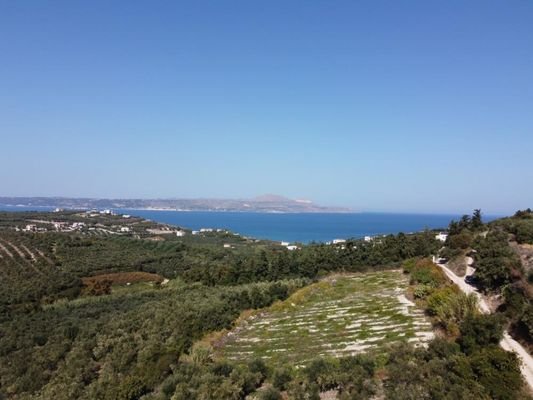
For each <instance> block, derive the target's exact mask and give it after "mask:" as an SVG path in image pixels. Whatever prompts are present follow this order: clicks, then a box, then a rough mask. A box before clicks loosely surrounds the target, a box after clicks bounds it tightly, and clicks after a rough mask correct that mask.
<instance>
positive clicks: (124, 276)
mask: <svg viewBox="0 0 533 400" xmlns="http://www.w3.org/2000/svg"><path fill="white" fill-rule="evenodd" d="M103 281H109V282H111V284H113V285H125V284H127V283H136V282H157V283H161V282H163V277H162V276H161V275H158V274H151V273H149V272H139V271H136V272H116V273H112V274H101V275H95V276H89V277H85V278H82V282H83V284H84V285H85V286H90V285H94V284H95V283H97V282H103Z"/></svg>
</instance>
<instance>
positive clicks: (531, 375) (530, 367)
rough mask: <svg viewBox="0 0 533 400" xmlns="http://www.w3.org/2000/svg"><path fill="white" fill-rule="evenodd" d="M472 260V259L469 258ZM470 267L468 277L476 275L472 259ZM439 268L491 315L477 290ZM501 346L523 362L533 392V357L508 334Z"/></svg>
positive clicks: (448, 270) (523, 370)
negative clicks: (475, 297)
mask: <svg viewBox="0 0 533 400" xmlns="http://www.w3.org/2000/svg"><path fill="white" fill-rule="evenodd" d="M469 258H470V257H469ZM467 264H468V267H467V270H466V273H467V276H468V275H472V274H473V273H474V269H473V268H472V267H471V266H470V265H471V264H472V259H470V260H468V263H467ZM437 265H438V266H439V267H441V268H442V270H443V271H444V273H445V274H446V276H447V277H448V278H449V279H450V280H451V281H452V282H453V283H455V284H456V285H457V286H458V287H459V289H461V290H462V291H463V292H464V293H467V294H470V293H474V294H475V295H476V296H477V298H478V300H479V301H478V307H479V310H480V311H481V312H482V313H484V314H490V308H489V306H488V305H487V303H486V302H485V300H484V299H483V297H482V296H481V294H480V293H479V292H478V291H477V289H476V288H475V287H473V286H471V285H469V284H468V283H466V282H465V281H464V278H462V277H459V276H457V275H455V273H454V272H453V271H452V270H451V269H449V268H448V267H447V266H446V265H445V264H439V263H437ZM500 346H501V347H502V348H503V349H504V350H507V351H514V352H515V353H516V355H517V356H518V358H519V359H520V361H521V363H520V364H521V365H520V371H522V376H523V377H524V380H525V381H526V382H527V384H528V385H529V387H530V388H531V389H532V390H533V357H531V355H530V354H529V353H528V352H527V351H526V349H524V347H523V346H522V345H521V344H520V343H518V342H517V341H516V340H514V339H513V338H512V337H511V335H509V333H508V332H504V333H503V339H502V340H501V342H500Z"/></svg>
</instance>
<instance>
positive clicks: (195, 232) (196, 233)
mask: <svg viewBox="0 0 533 400" xmlns="http://www.w3.org/2000/svg"><path fill="white" fill-rule="evenodd" d="M191 233H192V234H193V235H198V234H199V233H200V232H199V231H192V232H191Z"/></svg>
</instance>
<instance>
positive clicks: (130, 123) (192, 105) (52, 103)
mask: <svg viewBox="0 0 533 400" xmlns="http://www.w3.org/2000/svg"><path fill="white" fill-rule="evenodd" d="M0 149H1V152H0V195H4V196H37V195H39V196H55V195H62V196H76V197H82V196H89V197H136V198H137V197H141V198H154V197H239V198H242V197H253V196H256V195H259V194H263V193H276V194H282V195H286V196H289V197H293V198H308V199H312V200H314V201H316V202H318V203H322V204H326V205H341V206H350V207H353V208H354V209H356V210H371V211H421V212H467V211H470V210H471V209H473V208H477V207H481V208H482V209H483V210H484V211H485V212H489V213H501V212H512V211H514V210H516V209H518V208H526V207H533V156H532V152H533V2H532V1H529V0H523V1H503V0H502V1H490V0H482V1H464V0H460V1H428V0H420V1H415V0H406V1H379V0H368V1H308V0H306V1H286V0H283V1H276V0H268V1H249V0H245V1H233V0H228V1H221V0H216V1H190V2H185V1H131V0H128V1H107V0H106V1H83V2H82V1H72V0H68V1H43V0H39V1H10V0H0Z"/></svg>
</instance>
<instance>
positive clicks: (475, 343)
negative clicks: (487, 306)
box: [459, 314, 503, 354]
mask: <svg viewBox="0 0 533 400" xmlns="http://www.w3.org/2000/svg"><path fill="white" fill-rule="evenodd" d="M460 331H461V338H460V339H459V344H460V345H461V348H462V350H463V351H464V352H465V353H467V354H471V353H473V352H474V351H476V350H478V349H480V348H483V347H485V346H489V345H498V343H500V340H501V339H502V337H503V321H502V317H501V316H499V315H485V314H481V315H475V316H470V317H468V318H466V319H465V320H464V321H463V323H462V324H461V326H460Z"/></svg>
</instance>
